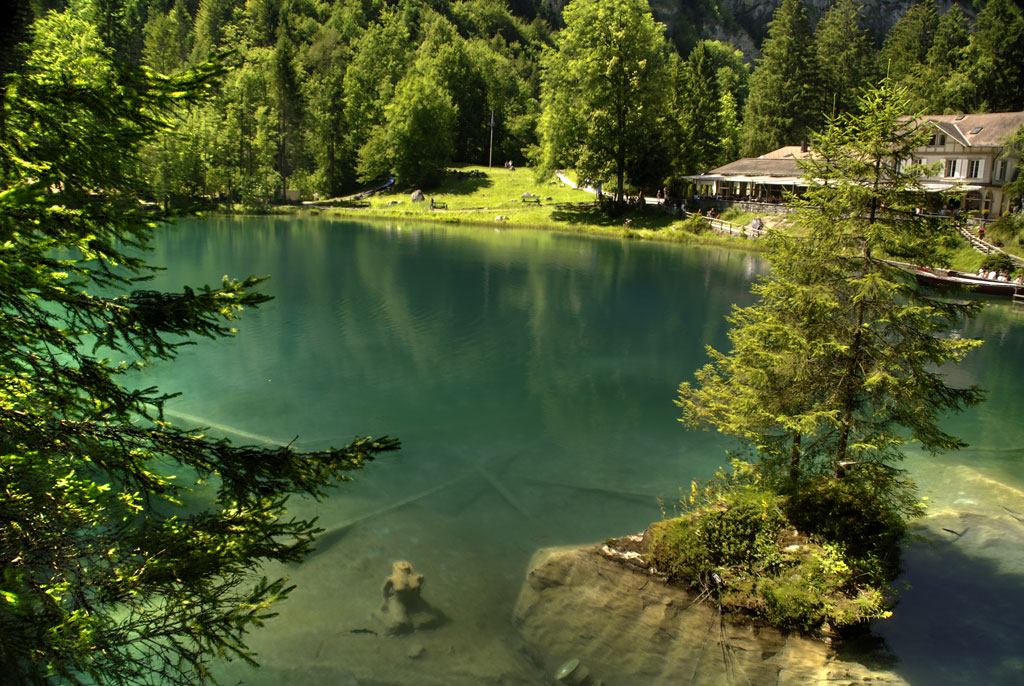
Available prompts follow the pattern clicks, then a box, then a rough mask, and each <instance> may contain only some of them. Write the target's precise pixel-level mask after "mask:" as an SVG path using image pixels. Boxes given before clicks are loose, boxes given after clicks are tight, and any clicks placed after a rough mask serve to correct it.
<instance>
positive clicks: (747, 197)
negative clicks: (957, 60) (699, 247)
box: [687, 112, 1024, 217]
mask: <svg viewBox="0 0 1024 686" xmlns="http://www.w3.org/2000/svg"><path fill="white" fill-rule="evenodd" d="M922 119H923V120H924V121H927V122H929V123H931V124H932V126H933V127H934V135H933V136H932V139H931V141H930V142H929V144H928V145H925V146H923V147H921V148H918V150H917V151H915V154H914V158H915V161H916V162H920V163H924V164H928V165H932V164H935V165H936V166H937V171H936V173H935V174H933V175H931V176H928V177H926V178H924V179H922V185H923V187H924V189H925V190H926V191H930V192H936V193H938V192H942V191H957V192H958V193H962V194H963V197H962V199H961V201H960V208H961V209H963V210H977V211H982V210H988V212H987V213H986V214H987V215H989V216H992V217H997V216H999V215H1001V214H1003V213H1004V212H1006V211H1008V210H1009V209H1010V208H1011V207H1015V206H1017V205H1019V202H1020V198H1017V197H1007V195H1006V194H1004V193H1003V186H1004V185H1006V184H1007V183H1009V182H1010V181H1012V180H1013V179H1014V178H1015V177H1016V175H1017V166H1018V162H1019V161H1020V160H1019V157H1018V155H1017V154H1016V153H1015V152H1013V151H1012V150H1010V149H1009V147H1008V146H1007V142H1008V141H1009V139H1010V138H1011V137H1012V136H1013V134H1014V133H1016V132H1017V130H1019V129H1020V128H1021V127H1022V126H1024V112H1001V113H990V114H930V115H926V116H924V117H923V118H922ZM809 154H810V153H808V151H807V149H806V148H801V147H800V146H787V147H784V148H779V149H778V150H774V151H772V152H770V153H766V154H764V155H761V156H760V157H746V158H743V159H739V160H736V161H735V162H730V163H729V164H726V165H724V166H721V167H719V168H717V169H712V170H711V171H708V172H704V173H703V174H699V175H696V176H690V177H687V178H689V179H692V180H693V181H694V182H696V184H697V192H698V193H699V194H701V195H706V196H715V197H718V198H721V199H724V200H730V201H753V202H780V201H781V198H782V191H783V190H790V191H793V190H799V189H800V188H801V187H803V186H804V185H805V184H804V183H803V180H802V179H801V176H802V174H803V171H802V170H801V169H800V166H799V160H801V159H803V158H805V157H807V156H808V155H809Z"/></svg>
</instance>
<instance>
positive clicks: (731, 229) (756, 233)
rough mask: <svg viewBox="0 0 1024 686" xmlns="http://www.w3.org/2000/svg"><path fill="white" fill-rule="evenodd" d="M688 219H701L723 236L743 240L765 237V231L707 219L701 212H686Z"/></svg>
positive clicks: (714, 218)
mask: <svg viewBox="0 0 1024 686" xmlns="http://www.w3.org/2000/svg"><path fill="white" fill-rule="evenodd" d="M685 214H686V217H687V218H690V217H700V218H701V219H703V220H704V221H706V222H708V223H709V224H710V225H711V230H712V231H716V232H718V233H721V234H729V235H732V236H742V237H743V238H760V237H761V236H763V235H764V233H765V230H764V229H763V228H761V229H755V228H754V227H752V226H744V225H742V224H734V223H733V222H727V221H725V220H723V219H718V218H716V217H705V216H704V215H702V214H701V213H700V212H685Z"/></svg>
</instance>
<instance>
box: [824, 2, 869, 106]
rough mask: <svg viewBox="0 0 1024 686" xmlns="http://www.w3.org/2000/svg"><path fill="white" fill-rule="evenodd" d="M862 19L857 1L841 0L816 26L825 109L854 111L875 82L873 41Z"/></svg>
mask: <svg viewBox="0 0 1024 686" xmlns="http://www.w3.org/2000/svg"><path fill="white" fill-rule="evenodd" d="M860 19H861V16H860V7H859V6H858V5H857V3H856V0H838V1H837V2H836V3H835V4H834V5H832V7H830V8H829V10H828V12H826V13H825V16H824V17H822V18H821V20H820V21H819V22H818V26H817V27H816V28H815V31H814V48H815V52H816V56H817V64H818V69H819V70H820V73H819V76H820V79H821V94H822V102H821V106H820V107H821V110H822V111H823V112H830V113H833V114H838V113H840V112H852V111H853V110H854V108H855V106H856V103H857V97H858V96H859V94H860V91H861V88H862V87H863V86H864V85H865V84H867V83H868V81H873V79H872V76H873V74H872V72H873V69H874V59H873V56H872V48H871V43H870V41H869V40H868V36H867V32H866V31H865V30H864V29H863V28H861V25H860Z"/></svg>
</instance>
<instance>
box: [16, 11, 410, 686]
mask: <svg viewBox="0 0 1024 686" xmlns="http://www.w3.org/2000/svg"><path fill="white" fill-rule="evenodd" d="M33 29H34V36H33V42H32V46H31V50H30V52H29V54H28V58H27V60H25V62H24V63H23V64H21V65H19V67H18V69H17V70H16V73H13V74H9V75H8V76H6V77H5V79H4V84H5V88H4V90H3V91H2V92H0V111H2V112H3V114H4V123H5V125H4V126H3V128H2V129H0V160H2V162H3V166H2V173H0V262H2V264H3V269H2V270H0V492H2V493H3V497H2V498H0V522H2V526H0V559H2V560H3V569H2V572H0V671H2V680H3V683H4V684H12V685H14V686H21V685H22V684H32V685H38V684H72V685H79V684H111V685H113V684H118V685H120V684H152V683H167V684H171V683H173V684H180V685H183V686H184V685H187V684H197V685H198V684H205V683H209V673H208V666H209V663H210V662H211V661H212V660H214V659H222V658H225V657H228V658H231V657H237V658H241V659H243V660H247V661H252V660H253V656H252V654H251V652H250V651H249V650H248V649H247V648H246V646H245V640H246V633H247V632H248V631H250V630H251V629H253V628H255V627H258V626H260V625H261V624H262V623H263V622H264V621H265V620H266V619H267V618H268V617H271V616H273V614H274V612H273V610H272V609H271V606H272V604H273V603H274V602H275V601H276V600H280V599H281V598H283V597H285V596H286V595H287V594H288V592H289V590H290V587H289V586H288V584H287V583H286V582H285V580H284V579H267V578H266V577H264V576H262V575H261V574H260V573H259V571H258V570H259V568H260V567H261V565H262V564H264V563H266V562H273V561H278V562H296V561H299V560H301V559H302V558H303V557H304V555H305V554H307V553H308V552H309V551H310V550H311V545H312V541H313V537H314V535H315V533H316V532H317V531H318V530H317V528H316V526H315V524H314V522H312V521H309V520H302V519H295V518H291V517H289V516H288V515H287V510H286V503H287V498H288V496H289V495H290V494H295V493H301V494H307V495H312V496H314V497H316V496H319V495H322V494H323V493H324V491H325V488H326V487H327V486H328V485H329V484H330V483H331V482H333V481H335V480H337V479H344V478H346V477H345V475H346V473H347V472H348V471H350V470H353V469H357V468H359V467H360V466H361V465H363V464H364V463H365V462H366V461H367V460H370V459H373V457H374V456H375V455H377V454H379V453H381V452H382V451H386V450H391V449H394V448H396V447H397V445H396V443H395V442H394V441H392V440H389V439H381V440H377V441H374V440H370V439H357V440H356V441H354V442H353V443H351V444H350V445H347V446H345V447H343V448H340V449H329V450H324V451H320V452H315V453H299V452H296V451H295V450H293V449H291V448H290V447H287V446H281V447H270V448H266V447H258V446H235V445H231V444H229V443H228V442H226V441H222V440H215V439H212V438H209V437H207V436H205V435H204V434H203V433H201V432H200V431H198V430H189V429H183V428H179V427H176V426H174V425H172V424H171V423H169V422H168V421H166V419H165V417H164V416H163V412H162V408H163V405H164V403H165V401H166V400H167V399H168V397H169V396H167V395H164V394H161V393H160V392H159V391H158V390H157V389H154V388H141V389H137V388H136V387H137V386H138V384H137V381H136V383H133V381H132V380H133V379H134V378H135V377H134V376H133V372H137V371H138V370H139V368H140V367H141V366H143V365H146V364H148V363H150V362H152V361H156V360H165V361H170V360H173V359H174V357H175V356H176V354H177V351H178V350H179V349H180V347H181V346H183V345H187V344H188V343H189V339H191V338H195V337H198V336H202V337H207V338H221V337H224V336H229V335H231V333H232V329H231V328H230V325H231V320H232V319H234V318H235V317H236V316H237V315H238V312H239V311H240V310H241V309H243V308H247V307H254V306H257V305H259V304H261V303H263V302H266V300H268V298H267V297H266V296H265V295H263V294H261V293H259V292H258V290H256V288H257V285H258V283H259V281H260V279H257V278H249V279H245V280H241V281H239V280H233V279H228V278H227V277H225V279H224V281H223V282H222V283H221V284H220V285H217V286H214V287H200V288H188V287H186V288H185V289H184V290H183V291H182V292H177V293H175V292H159V291H154V290H151V289H146V288H145V287H144V284H143V283H142V282H143V281H145V279H146V278H148V276H150V275H151V274H152V273H153V271H154V268H153V267H151V266H149V265H147V264H146V262H145V261H144V259H143V258H142V257H140V255H144V251H145V248H146V246H147V244H148V239H149V238H150V236H151V234H152V231H153V229H154V227H155V225H156V223H157V222H158V221H159V220H160V219H161V216H160V215H158V214H151V213H149V212H143V211H142V209H141V208H140V207H139V204H138V202H137V201H136V200H135V196H134V193H135V192H136V191H138V190H139V189H140V188H141V186H142V183H141V180H140V179H139V178H138V177H137V176H136V174H135V169H136V162H137V159H136V155H137V152H138V150H139V146H140V145H141V144H142V143H143V142H144V141H147V140H149V139H151V138H152V137H153V135H154V133H155V132H156V131H158V130H159V129H160V128H161V127H162V126H163V122H165V121H166V120H167V118H168V117H169V116H170V115H171V114H172V113H173V112H174V111H175V110H176V109H177V108H178V107H180V106H182V105H187V104H195V103H196V102H198V101H199V100H200V99H202V98H203V97H204V93H209V91H210V90H211V89H212V88H213V87H214V84H215V81H216V80H217V79H218V78H219V77H220V76H221V75H222V70H221V69H220V68H219V67H217V66H216V65H209V64H204V65H202V66H201V67H199V68H197V70H196V71H194V72H190V73H187V74H184V75H181V76H177V77H170V78H164V77H160V76H153V75H151V74H149V73H147V72H144V71H136V70H125V68H124V67H123V65H120V64H117V63H115V62H112V61H111V60H110V59H109V54H108V51H107V49H105V48H104V47H103V46H102V44H101V43H100V41H99V37H98V35H97V34H96V32H95V30H94V29H93V28H92V27H91V26H89V25H88V24H87V23H85V22H83V21H81V20H80V19H78V18H76V17H73V16H70V15H68V14H49V15H47V16H46V17H45V18H44V19H42V20H40V21H37V22H36V23H35V25H34V27H33ZM4 47H5V48H6V47H9V46H4ZM0 63H3V64H9V63H10V61H9V60H5V61H2V62H0ZM122 360H123V361H122ZM193 484H205V486H199V487H198V488H197V489H196V490H195V491H192V490H190V489H191V486H192V485H193ZM186 495H188V496H189V499H190V500H191V504H190V505H189V506H185V505H184V504H183V499H184V496H186Z"/></svg>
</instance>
